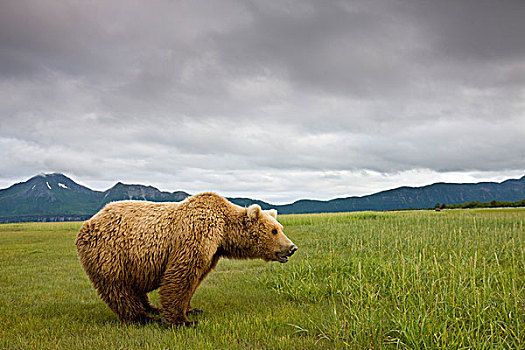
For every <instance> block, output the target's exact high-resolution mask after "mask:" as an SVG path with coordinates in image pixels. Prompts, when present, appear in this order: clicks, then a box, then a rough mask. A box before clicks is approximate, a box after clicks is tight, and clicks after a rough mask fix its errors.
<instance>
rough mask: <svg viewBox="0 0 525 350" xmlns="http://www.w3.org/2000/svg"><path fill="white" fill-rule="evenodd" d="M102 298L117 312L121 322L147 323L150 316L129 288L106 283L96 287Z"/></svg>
mask: <svg viewBox="0 0 525 350" xmlns="http://www.w3.org/2000/svg"><path fill="white" fill-rule="evenodd" d="M98 293H99V295H100V297H101V298H102V300H104V301H105V302H106V304H107V305H108V306H109V308H110V309H111V310H112V311H113V312H114V313H116V314H117V316H118V318H119V320H120V322H122V323H131V322H138V323H147V322H149V321H150V320H151V318H150V317H149V316H148V315H147V314H146V308H145V307H144V305H143V303H142V300H141V298H140V296H139V295H138V294H137V293H136V292H135V291H133V290H132V289H130V288H127V287H125V286H119V285H112V284H106V285H105V286H104V287H101V288H99V289H98Z"/></svg>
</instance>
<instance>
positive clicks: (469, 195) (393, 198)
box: [275, 176, 525, 214]
mask: <svg viewBox="0 0 525 350" xmlns="http://www.w3.org/2000/svg"><path fill="white" fill-rule="evenodd" d="M522 199H525V176H524V177H522V178H521V179H518V180H506V181H503V182H501V183H497V182H480V183H475V184H453V183H435V184H432V185H428V186H423V187H399V188H396V189H392V190H387V191H382V192H378V193H375V194H372V195H368V196H363V197H348V198H337V199H332V200H329V201H316V200H299V201H297V202H294V203H292V204H287V205H282V206H275V208H276V209H277V210H278V211H279V212H281V213H283V214H288V213H321V212H345V211H362V210H395V209H409V208H415V209H419V208H429V207H433V206H434V205H436V203H441V204H443V203H445V204H460V203H467V202H473V201H480V202H489V201H491V200H497V201H509V202H515V201H519V200H522Z"/></svg>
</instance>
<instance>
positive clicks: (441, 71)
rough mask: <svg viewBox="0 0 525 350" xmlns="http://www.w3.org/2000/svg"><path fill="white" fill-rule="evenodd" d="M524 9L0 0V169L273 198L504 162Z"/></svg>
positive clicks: (515, 112) (499, 166)
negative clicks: (3, 0) (4, 0)
mask: <svg viewBox="0 0 525 350" xmlns="http://www.w3.org/2000/svg"><path fill="white" fill-rule="evenodd" d="M524 11H525V3H523V2H522V1H517V0H516V1H510V0H509V1H507V0H505V1H488V0H483V1H469V0H467V1H448V0H447V1H409V0H399V1H380V0H378V1H324V2H317V1H286V2H268V1H256V0H253V1H233V0H232V1H225V2H220V3H218V2H207V1H163V0H154V1H150V2H148V3H141V2H128V1H126V2H124V1H90V2H67V3H64V2H53V3H43V2H40V1H11V2H3V3H2V4H1V5H0V43H1V51H0V67H1V68H0V97H1V99H2V106H0V145H1V147H2V148H1V150H0V152H1V154H2V166H1V167H0V168H1V169H2V170H1V173H0V178H1V179H0V184H1V183H6V182H8V181H9V180H8V179H16V180H20V177H22V176H31V175H32V174H33V173H36V172H39V171H61V172H65V173H68V174H71V175H75V176H77V178H79V180H80V181H82V179H87V180H89V181H92V182H93V183H96V184H97V185H99V186H102V185H104V184H110V183H111V182H112V181H113V180H123V181H131V182H141V183H145V182H148V181H150V183H151V184H153V185H156V186H158V187H160V188H163V189H166V190H175V189H184V190H188V191H192V192H198V191H200V190H213V189H217V190H220V191H224V192H225V194H228V193H232V194H239V195H242V194H245V195H251V194H252V193H253V194H260V195H261V198H265V197H266V198H272V199H275V200H280V201H281V200H284V199H285V198H290V199H293V198H299V197H316V198H326V197H331V196H336V195H337V194H338V193H339V194H343V193H344V194H348V195H351V194H352V191H355V193H356V194H358V193H360V194H363V193H370V192H372V189H373V190H378V189H385V186H388V185H392V184H394V185H395V184H401V182H403V183H402V184H407V185H410V184H411V183H407V182H404V180H403V179H405V178H406V179H412V180H413V181H414V183H413V185H416V184H422V183H424V182H425V181H424V180H423V179H424V178H425V177H427V178H428V177H432V178H433V179H436V180H442V179H452V178H453V177H454V176H455V177H456V178H458V179H467V180H469V179H470V180H472V179H477V178H479V177H482V174H487V177H489V178H490V179H493V178H496V177H497V175H495V174H496V173H495V172H496V171H498V170H500V171H502V172H505V173H506V174H516V173H519V172H520V171H523V170H525V163H524V159H525V157H523V154H525V142H523V135H525V129H524V128H525V119H524V118H525V106H524V105H523V102H522V101H523V96H524V94H525V88H524V82H525V80H524V79H525V64H523V62H525V61H524V56H525V45H524V39H523V36H522V35H521V34H522V33H523V32H525V24H523V23H525V22H523V21H522V18H523V17H524ZM144 179H147V180H144ZM2 181H3V182H2ZM345 184H346V185H345ZM367 186H368V187H367ZM367 188H368V189H369V190H367ZM257 191H259V192H257ZM310 194H311V195H310Z"/></svg>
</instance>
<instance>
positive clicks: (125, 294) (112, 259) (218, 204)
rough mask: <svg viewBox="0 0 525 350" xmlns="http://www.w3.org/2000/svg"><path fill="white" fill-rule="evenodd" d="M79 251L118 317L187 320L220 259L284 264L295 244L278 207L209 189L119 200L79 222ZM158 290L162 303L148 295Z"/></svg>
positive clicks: (173, 322) (95, 284)
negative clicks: (245, 202) (236, 200)
mask: <svg viewBox="0 0 525 350" xmlns="http://www.w3.org/2000/svg"><path fill="white" fill-rule="evenodd" d="M75 244H76V247H77V252H78V257H79V260H80V262H81V265H82V267H83V269H84V270H85V272H86V273H87V275H88V277H89V279H90V281H91V283H92V284H93V287H94V288H95V289H96V290H97V293H98V295H99V296H100V297H101V298H102V300H104V302H106V304H107V305H108V306H109V308H110V309H111V310H112V311H113V312H115V313H116V314H117V316H118V318H119V320H120V321H121V322H123V323H128V322H138V323H145V322H150V321H153V320H155V318H153V317H151V315H160V316H161V317H162V321H163V322H167V323H168V324H171V325H186V326H192V325H194V324H195V323H196V322H190V321H189V320H188V318H187V314H189V313H192V312H202V310H200V309H197V308H193V307H191V306H190V301H191V298H192V296H193V294H194V293H195V290H196V289H197V287H199V285H200V284H201V282H202V281H203V280H204V278H206V276H207V275H208V273H209V272H210V271H211V270H213V269H214V268H215V266H216V265H217V263H218V261H219V259H220V258H230V259H257V258H259V259H262V260H265V261H277V262H280V263H285V262H287V261H288V257H290V256H291V255H292V254H294V252H295V251H296V250H297V246H296V245H295V244H294V243H293V242H292V241H291V240H290V239H288V237H286V236H285V234H284V232H283V226H282V225H281V224H280V223H279V222H278V221H277V211H275V210H270V211H265V210H262V209H261V207H260V206H259V205H257V204H252V205H250V206H249V207H247V208H246V207H240V206H238V205H236V204H233V203H231V202H229V201H228V200H227V199H225V198H223V197H221V196H219V195H217V194H215V193H202V194H198V195H194V196H191V197H188V198H186V199H185V200H184V201H182V202H179V203H176V202H165V203H158V202H148V201H132V200H126V201H119V202H112V203H109V204H107V205H106V206H105V207H104V208H103V209H101V210H100V211H99V212H98V213H97V214H95V215H94V216H93V217H92V218H91V219H89V220H87V221H85V222H84V224H83V225H82V227H81V228H80V231H79V232H78V234H77V238H76V240H75ZM156 289H159V294H160V303H161V306H162V307H161V309H159V308H156V307H153V306H152V305H151V304H150V302H149V300H148V296H147V293H149V292H151V291H153V290H156Z"/></svg>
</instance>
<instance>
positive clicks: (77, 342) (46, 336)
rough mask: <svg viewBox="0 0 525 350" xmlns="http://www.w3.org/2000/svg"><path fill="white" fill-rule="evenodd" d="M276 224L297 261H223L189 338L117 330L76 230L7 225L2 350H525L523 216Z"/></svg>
mask: <svg viewBox="0 0 525 350" xmlns="http://www.w3.org/2000/svg"><path fill="white" fill-rule="evenodd" d="M279 219H280V221H281V223H283V225H284V226H285V232H286V234H287V235H288V236H289V237H290V238H291V239H292V240H293V241H294V243H296V244H297V245H298V246H299V251H298V252H297V253H296V254H295V255H294V256H293V257H292V258H291V259H290V262H289V263H287V264H277V263H270V264H267V263H264V262H262V261H230V260H223V261H221V262H220V263H219V265H218V267H217V269H216V270H215V271H214V272H212V273H211V274H210V276H209V277H208V278H207V279H206V280H205V281H204V282H203V284H202V286H201V287H200V288H199V289H198V290H197V292H196V294H195V297H194V299H193V303H192V304H194V306H197V307H200V308H202V309H204V310H205V311H206V313H205V314H203V315H199V316H190V318H191V319H194V320H198V321H199V324H198V326H197V327H196V328H194V329H183V328H175V329H170V328H166V327H163V326H159V325H155V324H150V325H146V326H136V325H121V324H120V323H119V322H118V320H117V318H116V316H115V315H114V314H113V313H112V312H111V311H110V310H109V309H108V308H107V307H106V305H105V304H104V303H103V302H102V301H101V300H100V299H99V298H98V297H97V295H96V293H95V291H94V289H93V288H92V287H91V285H90V283H89V281H88V279H87V277H86V275H85V274H84V272H83V271H82V269H81V267H80V264H79V262H78V260H77V256H76V250H75V245H74V240H75V235H76V232H77V230H78V228H79V227H80V223H47V224H36V223H28V224H3V225H0V347H1V348H3V349H318V348H327V349H334V348H335V349H337V348H346V347H348V348H356V349H364V348H372V349H379V348H385V349H392V348H401V349H404V348H409V349H439V348H441V349H462V348H471V349H489V348H509V349H523V348H525V304H524V301H525V231H524V221H525V209H505V210H450V211H442V212H439V213H438V212H430V211H412V212H387V213H375V212H374V213H372V212H367V213H349V214H322V215H295V216H293V215H292V216H282V217H280V218H279ZM151 299H152V301H153V303H156V304H158V294H157V293H152V295H151Z"/></svg>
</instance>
